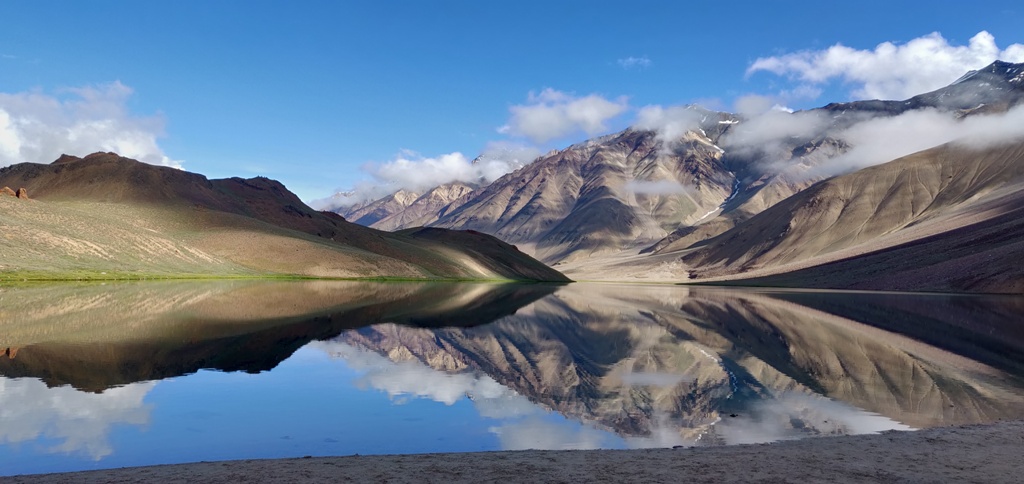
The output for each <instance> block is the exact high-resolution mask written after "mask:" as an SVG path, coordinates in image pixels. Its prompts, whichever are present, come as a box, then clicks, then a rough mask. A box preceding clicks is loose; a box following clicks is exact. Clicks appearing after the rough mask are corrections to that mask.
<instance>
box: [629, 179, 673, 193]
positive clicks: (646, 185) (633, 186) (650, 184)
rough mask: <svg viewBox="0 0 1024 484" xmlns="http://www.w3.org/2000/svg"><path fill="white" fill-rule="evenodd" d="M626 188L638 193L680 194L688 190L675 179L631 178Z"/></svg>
mask: <svg viewBox="0 0 1024 484" xmlns="http://www.w3.org/2000/svg"><path fill="white" fill-rule="evenodd" d="M625 188H626V191H628V192H631V193H635V194H637V195H679V194H682V193H687V191H688V190H687V189H686V187H684V186H683V185H682V184H681V183H679V182H678V181H675V180H657V181H649V180H629V181H627V182H626V186H625Z"/></svg>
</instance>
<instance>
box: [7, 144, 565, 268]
mask: <svg viewBox="0 0 1024 484" xmlns="http://www.w3.org/2000/svg"><path fill="white" fill-rule="evenodd" d="M0 185H6V186H16V187H19V189H25V190H26V191H27V193H28V194H29V195H30V197H31V199H24V198H16V197H9V196H0V213H2V214H3V215H2V218H0V234H2V235H0V237H2V242H3V243H2V245H0V254H2V257H0V277H4V278H7V279H40V278H42V279H47V278H49V279H75V278H83V277H84V278H117V277H133V278H139V277H176V276H254V275H278V276H307V277H341V278H365V277H391V278H411V279H440V278H457V279H531V280H548V281H565V280H566V279H565V278H564V277H563V276H562V275H561V274H558V273H557V272H556V271H553V270H551V269H549V268H547V267H545V266H544V265H543V264H541V263H539V262H537V261H535V260H533V259H532V258H530V257H529V256H527V255H525V254H523V253H521V252H519V251H518V250H516V249H515V248H514V247H512V246H510V245H507V244H505V243H502V242H501V241H499V240H497V239H495V238H493V237H490V236H486V235H483V234H480V233H473V232H448V231H441V230H429V231H412V232H407V233H401V234H397V233H387V232H381V231H378V230H373V229H368V228H365V227H362V226H359V225H355V224H351V223H348V222H346V221H345V220H344V219H342V218H341V217H339V216H337V215H334V214H331V213H323V212H318V211H315V210H313V209H311V208H309V207H308V206H306V205H305V204H304V203H302V202H301V201H300V200H299V199H298V197H296V196H295V195H294V194H292V193H291V192H289V191H288V190H287V189H286V188H285V187H284V186H283V185H281V184H280V183H278V182H276V181H273V180H269V179H266V178H253V179H248V180H243V179H241V178H230V179H224V180H208V179H207V178H206V177H203V176H202V175H197V174H194V173H189V172H185V171H181V170H176V169H173V168H167V167H157V166H152V165H147V164H144V163H140V162H138V161H135V160H130V159H127V158H123V157H120V156H118V155H116V154H113V153H95V154H92V155H89V156H86V157H85V158H81V159H79V158H77V157H73V156H63V157H61V158H60V159H59V160H57V161H55V162H54V163H53V164H50V165H40V164H33V163H22V164H18V165H12V166H9V167H6V168H2V169H0Z"/></svg>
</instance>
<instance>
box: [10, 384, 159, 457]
mask: <svg viewBox="0 0 1024 484" xmlns="http://www.w3.org/2000/svg"><path fill="white" fill-rule="evenodd" d="M155 385H156V383H154V382H146V383H133V384H130V385H125V386H123V387H119V388H112V389H109V390H106V391H104V392H103V393H100V394H95V393H86V392H80V391H78V390H75V389H74V388H71V387H58V388H47V387H46V384H44V383H43V382H41V381H39V380H34V379H28V378H20V379H10V378H0V395H3V396H4V404H3V406H2V407H0V444H8V443H18V442H28V441H34V440H38V439H45V441H48V442H49V441H52V442H56V444H55V445H54V446H52V447H50V448H49V449H48V451H49V452H53V453H69V454H84V455H86V456H88V457H90V458H92V459H95V460H100V459H102V458H103V457H106V456H108V455H110V454H111V453H112V452H113V448H112V447H111V444H110V442H109V440H108V434H109V433H110V429H111V428H112V427H114V426H115V425H123V424H128V425H139V426H141V425H146V424H148V423H149V418H150V412H151V411H152V406H151V405H149V404H146V403H144V402H143V399H144V398H145V396H146V395H147V394H148V393H149V391H150V390H152V389H153V387H154V386H155Z"/></svg>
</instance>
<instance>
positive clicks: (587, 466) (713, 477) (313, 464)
mask: <svg viewBox="0 0 1024 484" xmlns="http://www.w3.org/2000/svg"><path fill="white" fill-rule="evenodd" d="M1022 456H1024V422H1004V423H997V424H994V425H984V426H971V427H949V428H937V429H929V430H922V431H918V432H886V433H883V434H876V435H859V436H847V437H826V438H817V439H805V440H799V441H789V442H779V443H774V444H761V445H744V446H733V447H703V448H692V449H648V450H592V451H572V450H570V451H518V452H484V453H473V454H426V455H391V456H348V457H324V458H305V459H280V460H248V461H229V462H203V463H197V464H181V465H165V466H153V467H136V468H125V469H113V470H104V471H89V472H78V473H70V474H48V475H34V476H18V477H7V478H0V480H2V481H4V482H14V483H38V482H72V483H74V482H90V483H93V482H103V483H122V482H207V483H219V482H224V483H227V482H250V481H252V482H296V481H301V482H347V481H355V482H494V481H503V482H508V481H513V482H624V481H630V482H682V481H691V480H692V481H699V482H835V481H840V482H1021V479H1022V476H1024V458H1022Z"/></svg>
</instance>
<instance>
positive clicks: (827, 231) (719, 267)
mask: <svg viewBox="0 0 1024 484" xmlns="http://www.w3.org/2000/svg"><path fill="white" fill-rule="evenodd" d="M1022 200H1024V142H1015V143H1010V144H1004V145H1002V146H997V147H993V148H987V149H974V148H969V147H965V146H961V145H956V144H948V145H943V146H940V147H937V148H933V149H930V150H926V151H923V152H920V153H916V154H914V155H911V156H907V157H905V158H901V159H898V160H895V161H892V162H890V163H886V164H883V165H879V166H876V167H872V168H868V169H864V170H860V171H858V172H855V173H852V174H849V175H845V176H840V177H836V178H833V179H830V180H827V181H824V182H821V183H818V184H816V185H814V186H813V187H811V188H809V189H807V190H805V191H803V192H801V193H799V194H797V195H795V196H793V197H790V198H789V199H787V200H785V201H783V202H781V203H779V204H777V205H775V206H774V207H771V208H769V209H768V210H765V211H764V212H762V213H760V214H758V215H756V216H754V217H753V218H751V219H750V220H748V221H747V222H746V223H744V224H742V225H740V226H737V227H736V228H734V229H732V230H730V231H728V232H725V233H723V234H722V235H720V236H718V237H716V238H713V239H710V240H709V241H708V242H707V243H706V244H704V245H702V246H700V247H699V248H697V249H696V250H694V251H692V252H690V253H687V254H686V255H684V256H683V262H684V263H686V264H687V265H688V266H690V274H691V277H693V278H697V279H704V278H709V277H715V276H723V275H735V274H742V273H748V274H747V275H748V276H757V275H765V276H767V275H772V274H779V273H783V272H789V271H791V270H799V269H805V268H807V267H810V266H819V265H821V264H829V265H824V266H821V267H817V268H814V269H806V270H804V271H801V272H798V273H793V274H790V275H787V276H785V277H781V276H779V277H772V278H769V279H762V280H760V281H761V282H764V283H769V282H770V281H774V283H782V282H786V284H787V285H791V284H799V285H807V284H812V285H813V287H872V288H887V289H893V288H900V289H915V288H916V289H931V290H937V289H938V290H975V291H978V290H981V291H991V292H1019V291H1020V290H1021V288H1022V287H1024V269H1022V266H1021V265H1020V264H1016V263H1014V262H1013V261H1014V260H1016V259H1019V256H1020V254H1021V253H1024V252H1022V248H1024V245H1022V244H1024V241H1022V240H1021V238H1020V236H1019V235H1020V234H1021V233H1022V232H1021V224H1020V222H1019V220H1020V219H1019V216H1018V213H1019V210H1020V202H1021V201H1022ZM835 261H844V262H835ZM883 274H884V276H881V275H883Z"/></svg>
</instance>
